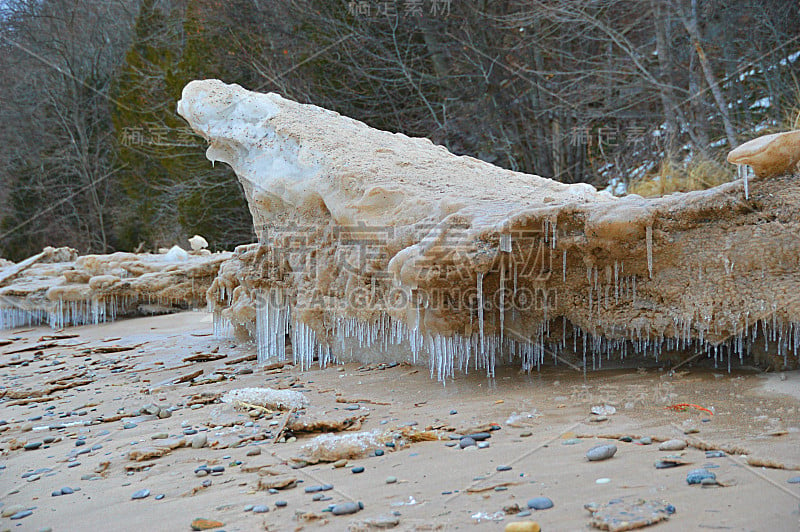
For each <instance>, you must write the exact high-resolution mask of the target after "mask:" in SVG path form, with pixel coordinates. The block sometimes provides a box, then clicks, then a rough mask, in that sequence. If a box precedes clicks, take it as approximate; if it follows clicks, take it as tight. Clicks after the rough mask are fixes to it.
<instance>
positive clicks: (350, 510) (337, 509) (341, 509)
mask: <svg viewBox="0 0 800 532" xmlns="http://www.w3.org/2000/svg"><path fill="white" fill-rule="evenodd" d="M363 509H364V503H362V502H343V503H341V504H334V505H333V508H331V513H332V514H333V515H348V514H354V513H356V512H358V511H360V510H363Z"/></svg>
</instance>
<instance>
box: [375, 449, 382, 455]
mask: <svg viewBox="0 0 800 532" xmlns="http://www.w3.org/2000/svg"><path fill="white" fill-rule="evenodd" d="M375 456H383V449H375Z"/></svg>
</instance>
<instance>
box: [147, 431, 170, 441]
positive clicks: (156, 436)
mask: <svg viewBox="0 0 800 532" xmlns="http://www.w3.org/2000/svg"><path fill="white" fill-rule="evenodd" d="M167 438H169V434H167V433H166V432H157V433H155V434H153V435H152V436H150V439H151V440H166V439H167Z"/></svg>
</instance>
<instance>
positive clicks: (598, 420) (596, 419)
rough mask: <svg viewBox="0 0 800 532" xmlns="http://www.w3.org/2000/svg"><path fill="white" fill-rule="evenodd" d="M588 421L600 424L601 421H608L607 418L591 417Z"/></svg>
mask: <svg viewBox="0 0 800 532" xmlns="http://www.w3.org/2000/svg"><path fill="white" fill-rule="evenodd" d="M589 421H592V422H594V423H600V422H602V421H608V416H593V417H590V418H589Z"/></svg>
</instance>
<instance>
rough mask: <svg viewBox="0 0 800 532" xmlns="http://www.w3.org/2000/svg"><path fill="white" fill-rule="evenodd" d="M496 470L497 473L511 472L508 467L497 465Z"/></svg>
mask: <svg viewBox="0 0 800 532" xmlns="http://www.w3.org/2000/svg"><path fill="white" fill-rule="evenodd" d="M496 469H497V470H498V471H511V469H512V468H511V466H510V465H499V466H497V467H496Z"/></svg>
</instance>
